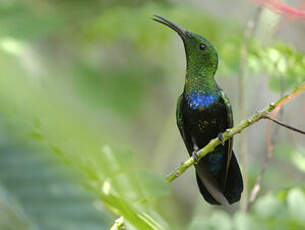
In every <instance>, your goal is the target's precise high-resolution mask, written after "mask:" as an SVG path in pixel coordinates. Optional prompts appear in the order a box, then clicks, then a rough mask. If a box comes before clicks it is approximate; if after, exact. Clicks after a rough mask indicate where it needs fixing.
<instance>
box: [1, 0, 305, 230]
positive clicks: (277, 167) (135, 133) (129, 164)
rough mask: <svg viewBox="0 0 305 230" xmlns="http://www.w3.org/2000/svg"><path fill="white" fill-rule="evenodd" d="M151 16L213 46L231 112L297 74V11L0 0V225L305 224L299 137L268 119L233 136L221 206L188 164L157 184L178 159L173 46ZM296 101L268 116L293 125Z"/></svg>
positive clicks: (300, 31)
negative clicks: (231, 187) (238, 182)
mask: <svg viewBox="0 0 305 230" xmlns="http://www.w3.org/2000/svg"><path fill="white" fill-rule="evenodd" d="M286 3H287V4H289V5H291V6H294V7H298V6H300V5H301V4H303V3H304V1H286ZM153 14H159V15H162V16H164V17H167V18H169V19H170V20H172V21H174V22H175V23H177V24H178V25H181V26H182V27H183V28H185V29H187V30H189V31H193V32H196V33H198V34H201V35H202V36H204V37H206V38H207V39H208V40H210V41H211V42H212V43H213V44H214V45H215V47H216V48H217V50H218V53H219V56H220V64H219V68H218V71H217V75H216V80H217V82H218V84H219V85H220V86H221V87H222V88H223V89H224V90H225V92H226V93H227V95H228V96H229V98H230V100H231V103H232V106H233V113H234V120H235V124H237V123H238V122H239V121H240V120H241V119H243V118H247V117H249V116H250V115H251V114H253V113H254V112H255V111H257V110H260V109H262V108H263V107H265V106H266V105H268V104H269V103H271V102H272V101H275V100H277V99H278V98H280V96H281V95H284V94H287V93H289V92H291V91H292V90H293V89H294V88H295V87H296V86H297V85H299V84H300V83H302V82H304V81H305V57H304V51H305V44H304V36H305V32H304V31H305V24H304V21H302V20H298V19H297V18H293V17H282V16H279V15H278V14H275V13H274V12H272V11H270V10H267V9H260V8H259V7H258V6H257V5H255V4H254V3H253V2H251V1H246V0H234V1H223V0H217V1H208V0H202V1H199V0H190V1H180V0H176V1H175V0H167V1H165V0H164V1H162V0H146V1H143V0H141V1H140V0H125V1H118V0H112V1H107V0H91V1H81V0H73V1H72V0H53V1H50V0H45V1H43V0H28V1H26V0H24V1H18V0H0V230H15V229H18V230H23V229H26V230H32V229H35V230H36V229H43V230H51V229H57V230H61V229H65V230H69V229H73V230H78V229H81V230H95V229H96V230H97V229H110V228H111V226H112V225H113V224H114V221H115V220H116V219H117V218H118V217H119V216H124V224H125V226H126V229H144V230H145V229H177V230H178V229H189V230H195V229H222V230H224V229H225V230H226V229H228V230H229V229H232V230H233V229H240V230H241V229H305V193H304V192H305V190H304V189H305V186H304V185H305V184H304V182H305V174H304V173H305V139H304V136H302V135H300V134H297V133H295V132H292V131H290V130H287V129H284V128H282V127H280V128H279V127H278V126H276V125H274V124H273V125H272V126H271V125H270V124H268V121H260V122H259V123H257V124H255V125H253V126H251V127H249V128H248V129H246V130H245V132H244V133H243V134H242V135H237V136H236V137H235V140H234V151H235V153H236V154H237V157H238V159H239V162H240V163H241V165H242V169H243V174H244V178H245V180H246V181H245V186H246V188H245V192H244V193H243V198H242V200H241V202H240V203H237V204H235V205H234V206H233V207H232V208H230V209H227V210H224V209H223V208H221V207H212V206H210V205H209V204H207V203H206V202H205V201H204V200H203V198H202V197H201V195H200V193H199V191H198V188H197V184H196V181H195V177H194V170H193V169H189V170H187V172H186V173H185V174H183V175H182V176H181V177H179V178H178V179H177V180H175V181H174V182H173V183H171V184H167V183H166V180H165V176H166V175H167V174H168V173H170V172H172V171H173V170H174V169H175V168H176V167H177V166H178V165H179V164H180V163H181V162H182V161H184V160H186V159H187V157H188V154H187V151H186V149H185V147H184V144H183V142H182V139H181V137H180V134H179V132H178V129H177V127H176V121H175V110H176V100H177V98H178V96H179V95H180V94H181V93H182V90H183V84H184V76H185V54H184V48H183V44H182V42H181V40H180V38H179V37H178V36H177V35H176V34H175V33H174V32H173V31H170V30H169V29H168V28H166V27H164V26H162V25H160V24H158V23H155V22H153V21H152V20H151V19H152V15H153ZM249 22H250V23H249ZM249 25H250V27H249ZM251 26H252V27H251ZM245 34H246V35H245ZM241 50H247V51H248V52H246V53H247V54H246V55H245V56H244V57H243V58H242V59H241V58H240V53H241ZM304 102H305V95H304V94H303V95H300V96H298V97H297V98H296V99H294V100H292V101H290V102H289V103H288V104H287V105H285V106H284V107H283V108H282V109H281V111H280V113H279V114H278V115H277V118H278V119H280V120H281V121H283V122H285V123H289V124H290V125H292V126H295V127H297V128H300V129H303V130H304V129H305V123H304V117H305V103H304ZM268 154H269V156H271V155H272V158H271V159H270V160H269V164H268V165H267V167H266V170H265V174H263V178H262V180H261V190H260V191H259V193H258V194H257V198H256V199H255V201H254V203H253V204H252V203H249V202H248V201H249V199H250V196H251V190H252V189H253V186H254V185H255V183H256V180H257V177H258V176H259V175H262V174H260V172H261V170H262V169H263V167H264V165H265V162H266V156H267V155H268Z"/></svg>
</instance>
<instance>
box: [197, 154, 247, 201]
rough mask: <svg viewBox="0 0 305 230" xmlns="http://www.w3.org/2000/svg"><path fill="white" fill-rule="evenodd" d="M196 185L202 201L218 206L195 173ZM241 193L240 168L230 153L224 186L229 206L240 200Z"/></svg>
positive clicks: (233, 155)
mask: <svg viewBox="0 0 305 230" xmlns="http://www.w3.org/2000/svg"><path fill="white" fill-rule="evenodd" d="M196 179H197V184H198V187H199V190H200V193H201V194H202V196H203V197H204V199H205V200H206V201H207V202H209V203H210V204H215V205H219V202H217V201H216V200H215V199H214V198H213V196H212V195H211V194H210V193H209V192H208V190H207V189H206V188H205V186H204V185H203V182H202V181H201V179H200V177H199V175H198V173H196ZM242 191H243V179H242V175H241V172H240V168H239V165H238V162H237V159H236V157H235V154H234V152H233V153H232V157H231V161H230V167H229V171H228V177H227V183H226V186H225V191H224V193H223V194H224V196H225V197H226V199H227V200H228V202H229V203H230V204H232V203H235V202H237V201H239V200H240V196H241V193H242Z"/></svg>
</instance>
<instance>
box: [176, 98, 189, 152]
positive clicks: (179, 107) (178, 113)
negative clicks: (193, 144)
mask: <svg viewBox="0 0 305 230" xmlns="http://www.w3.org/2000/svg"><path fill="white" fill-rule="evenodd" d="M182 100H183V94H181V95H180V97H179V98H178V101H177V108H176V120H177V126H178V128H179V131H180V134H181V136H182V139H183V141H184V143H185V145H186V147H187V148H188V144H187V143H186V142H187V141H186V135H185V131H184V128H183V117H182V109H183V108H182V106H183V104H182V103H183V101H182Z"/></svg>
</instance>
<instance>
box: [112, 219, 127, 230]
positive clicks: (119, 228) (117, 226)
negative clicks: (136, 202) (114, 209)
mask: <svg viewBox="0 0 305 230" xmlns="http://www.w3.org/2000/svg"><path fill="white" fill-rule="evenodd" d="M124 229H125V225H124V217H122V216H121V217H119V218H118V219H116V220H115V222H114V224H113V225H112V226H111V228H110V230H124Z"/></svg>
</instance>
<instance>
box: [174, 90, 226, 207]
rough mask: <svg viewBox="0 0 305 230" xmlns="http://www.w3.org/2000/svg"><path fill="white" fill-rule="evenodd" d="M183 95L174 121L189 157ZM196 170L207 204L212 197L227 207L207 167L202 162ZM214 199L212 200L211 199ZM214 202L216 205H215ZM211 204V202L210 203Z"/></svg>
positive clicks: (191, 149)
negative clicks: (184, 122) (183, 112)
mask: <svg viewBox="0 0 305 230" xmlns="http://www.w3.org/2000/svg"><path fill="white" fill-rule="evenodd" d="M182 111H183V94H182V95H180V97H179V98H178V101H177V109H176V119H177V126H178V128H179V131H180V134H181V136H182V139H183V141H184V143H185V146H186V148H187V150H188V152H189V154H190V155H191V154H192V152H193V151H194V148H193V143H192V140H190V135H188V134H187V133H186V132H185V129H184V125H183V120H184V119H183V114H182ZM195 168H196V177H197V183H198V186H199V190H200V192H201V194H202V195H203V196H204V198H205V199H206V200H207V201H208V202H209V197H212V200H214V199H215V200H216V201H217V202H219V203H220V204H222V205H228V201H227V199H226V197H225V196H224V195H223V194H222V191H221V190H220V188H219V186H218V184H217V181H216V180H215V178H213V177H212V176H211V174H210V172H209V171H208V169H207V167H206V166H205V164H204V162H202V161H201V162H199V163H198V164H197V165H195ZM213 198H214V199H213ZM217 202H216V203H217ZM210 203H211V201H210Z"/></svg>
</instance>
